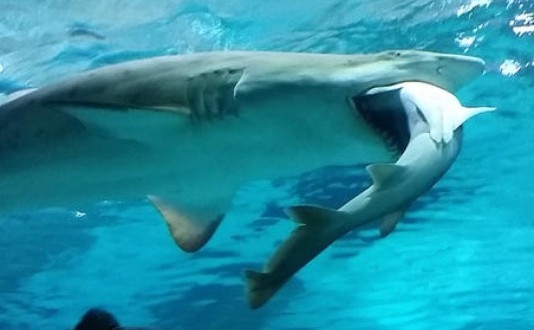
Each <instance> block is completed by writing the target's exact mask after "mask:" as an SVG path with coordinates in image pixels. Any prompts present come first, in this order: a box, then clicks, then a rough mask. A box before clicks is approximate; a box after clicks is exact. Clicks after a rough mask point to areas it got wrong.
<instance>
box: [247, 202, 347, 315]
mask: <svg viewBox="0 0 534 330" xmlns="http://www.w3.org/2000/svg"><path fill="white" fill-rule="evenodd" d="M287 214H288V215H289V216H290V217H291V218H292V219H293V220H294V221H295V222H297V223H298V226H297V228H295V230H294V231H293V232H292V233H291V235H290V236H289V237H288V238H287V239H286V240H285V241H284V242H283V243H282V245H281V246H280V247H278V249H277V250H276V252H275V253H274V255H273V256H272V257H271V258H270V259H269V261H268V262H267V264H266V265H265V267H264V272H255V271H250V270H249V271H246V272H245V276H246V280H247V288H246V297H247V300H248V304H249V306H250V307H251V308H253V309H256V308H259V307H261V306H262V305H263V304H265V303H266V302H267V301H268V300H269V299H270V298H271V297H272V296H273V295H274V294H275V293H276V292H277V291H278V290H279V289H280V288H281V287H282V286H283V285H284V284H285V283H286V282H287V281H288V280H289V279H290V278H291V276H293V275H294V274H295V273H296V272H297V271H299V270H300V269H301V268H302V267H304V266H305V265H306V264H307V263H308V262H310V261H311V260H312V259H313V258H314V257H315V256H317V255H318V254H319V253H321V252H322V251H323V250H324V249H326V248H327V247H328V246H329V245H330V244H332V243H333V242H334V241H335V240H336V239H338V238H339V237H341V236H343V235H344V234H345V233H346V232H347V229H346V228H345V227H344V226H343V222H345V221H346V217H348V214H347V213H345V212H342V211H336V210H332V209H327V208H323V207H318V206H307V205H302V206H293V207H290V208H289V209H288V210H287Z"/></svg>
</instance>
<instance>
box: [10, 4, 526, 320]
mask: <svg viewBox="0 0 534 330" xmlns="http://www.w3.org/2000/svg"><path fill="white" fill-rule="evenodd" d="M287 3H288V2H287V1H282V0H277V1H270V2H268V4H267V2H264V1H244V0H241V1H237V0H233V1H228V2H221V1H215V0H213V1H208V0H206V1H171V0H157V1H152V2H150V5H147V4H146V2H142V1H129V2H126V1H104V0H94V1H91V2H90V5H89V2H86V1H81V0H80V1H72V2H69V4H65V2H64V1H60V0H55V1H50V0H48V1H33V0H18V1H15V0H2V6H3V9H2V12H3V14H2V15H0V41H1V42H0V90H1V91H2V92H5V93H7V92H9V91H11V90H14V89H17V88H20V87H21V86H31V85H40V84H44V83H46V82H47V81H49V80H51V79H55V78H58V77H61V76H62V75H64V74H67V73H69V72H75V71H79V70H83V69H86V68H89V67H96V66H101V65H104V64H106V63H112V62H118V61H123V60H125V59H130V58H140V57H149V56H155V55H161V54H167V53H170V54H174V53H183V52H190V51H201V50H211V49H275V50H295V51H316V52H342V53H354V52H368V51H377V50H383V49H389V48H422V49H431V50H438V51H447V52H455V53H466V54H470V55H477V56H481V57H483V58H484V59H485V60H486V61H487V62H488V73H487V74H486V75H485V76H484V77H482V78H480V79H479V80H477V81H475V82H474V83H473V84H471V85H469V86H468V87H466V88H465V89H463V90H462V91H461V92H460V93H459V97H460V98H461V100H462V102H463V103H464V104H467V105H491V106H496V107H497V108H498V112H495V113H493V114H491V115H484V116H480V117H477V118H475V119H473V120H472V121H469V122H468V123H467V125H466V137H465V142H464V148H463V150H462V153H461V155H460V157H459V159H458V160H457V162H456V163H455V164H454V166H453V167H452V169H451V170H450V171H449V173H448V174H447V175H446V177H445V178H444V179H443V180H441V181H440V182H439V183H438V184H437V185H436V186H435V187H434V189H433V190H432V191H431V192H430V193H428V194H427V195H425V196H424V197H422V198H421V199H419V200H418V201H417V202H416V203H415V205H414V206H413V207H412V209H411V210H410V212H409V213H408V214H407V216H406V218H405V219H404V220H403V222H402V223H401V224H400V226H399V227H398V229H397V230H396V231H395V233H394V234H393V235H391V236H390V237H388V238H386V239H383V240H379V239H377V238H376V234H375V233H373V232H361V233H353V234H351V235H349V236H348V237H346V238H344V239H343V240H341V241H339V242H337V243H336V244H335V245H334V246H332V247H331V248H330V249H328V250H327V251H326V253H324V254H323V255H321V256H320V257H318V258H317V259H316V260H314V261H313V262H312V263H311V264H310V265H309V266H307V267H306V268H304V269H303V270H302V271H301V272H299V273H298V275H297V276H296V277H295V278H293V279H292V280H291V281H290V282H289V283H288V284H287V285H286V287H284V289H283V290H281V291H280V293H279V294H278V295H277V296H276V297H275V298H274V299H273V300H272V301H271V302H269V304H268V305H266V306H265V307H264V308H262V309H260V310H258V311H250V310H249V309H248V308H247V307H246V304H245V301H244V298H243V290H244V289H243V280H242V275H241V274H242V271H243V269H245V268H251V267H252V268H259V267H260V266H261V264H262V263H263V261H264V260H265V259H266V258H267V257H268V256H269V255H270V254H271V252H272V251H273V248H274V247H275V246H276V245H277V244H278V243H279V242H280V241H281V239H283V238H284V237H285V236H286V235H287V234H288V233H289V232H290V231H291V229H292V226H293V225H292V224H291V223H290V222H288V221H287V220H279V218H280V217H283V213H282V212H281V208H282V207H284V206H287V205H291V204H293V203H296V202H302V201H306V202H320V203H322V204H326V205H330V206H339V205H340V204H342V203H343V202H344V201H345V200H346V199H347V198H350V197H351V196H353V195H354V194H355V192H357V191H358V190H359V189H362V187H364V186H365V185H366V184H368V183H369V178H368V177H367V175H366V173H365V172H364V170H363V165H362V164H360V165H357V166H354V167H351V168H338V167H332V168H328V169H322V170H319V171H316V172H312V173H305V174H303V175H302V176H300V177H297V178H281V179H279V180H276V181H273V182H254V183H251V184H249V185H247V186H245V187H243V188H242V189H241V190H240V191H239V192H238V193H237V196H236V199H235V200H234V207H233V209H232V210H231V211H230V214H229V216H228V217H227V219H226V220H225V222H224V223H223V226H222V228H221V230H220V231H219V232H218V233H217V234H216V237H215V238H214V240H213V241H212V242H210V244H209V245H208V246H207V247H206V248H205V249H204V250H203V251H202V252H200V253H199V254H196V255H185V254H183V253H182V252H181V251H179V250H178V249H177V248H176V247H175V246H174V244H173V242H172V241H171V239H170V238H169V237H168V234H167V230H166V228H165V225H164V224H163V222H162V221H161V219H160V218H159V216H158V215H157V214H156V212H155V211H154V210H153V209H152V208H151V207H150V205H149V204H148V203H147V202H146V201H144V200H142V199H139V200H134V201H118V202H113V203H110V202H108V203H105V202H100V203H96V202H95V204H92V205H86V206H84V207H80V208H79V209H78V210H60V209H53V210H42V211H38V212H32V213H27V214H15V215H3V216H2V218H0V258H1V259H0V260H2V261H3V262H2V266H1V267H0V329H2V330H4V329H6V330H22V329H32V330H33V329H41V330H48V329H50V330H53V329H55V330H57V329H65V328H68V327H71V326H72V325H73V324H74V323H75V322H76V320H77V319H78V318H79V316H80V315H81V314H82V313H83V312H84V311H85V310H86V309H87V308H89V307H92V306H95V305H96V306H101V307H104V308H107V309H109V310H110V311H112V312H113V313H115V314H116V315H117V316H118V318H119V319H120V320H121V321H122V323H124V324H127V325H137V326H140V325H144V326H154V327H161V328H168V329H178V330H180V329H184V330H196V329H198V330H200V329H202V330H205V329H292V330H304V329H327V328H328V329H406V330H412V329H421V330H423V329H425V330H426V329H436V330H437V329H444V330H446V329H477V330H501V329H520V330H529V329H534V271H532V268H533V266H534V212H533V211H532V207H533V205H534V190H533V189H532V187H533V182H534V169H533V168H532V166H533V165H534V131H533V129H532V128H533V127H534V28H532V29H531V30H532V31H533V32H529V31H530V30H529V27H532V26H533V25H534V4H533V3H532V2H528V1H513V0H508V1H504V0H503V1H497V0H495V1H491V0H487V1H483V0H479V1H475V0H471V1H467V0H465V1H460V0H458V1H454V0H451V1H424V0H419V1H417V0H411V1H409V0H403V1H393V0H391V1H389V0H379V1H374V2H368V1H356V0H354V1H333V0H331V1H324V0H320V1H319V0H315V1H309V2H307V4H306V6H303V5H302V4H300V2H292V3H293V4H292V5H288V4H287ZM4 13H5V14H4ZM253 13H254V14H253ZM52 18H54V19H52ZM55 18H57V19H55ZM0 178H1V173H0ZM0 180H1V179H0ZM0 189H9V187H5V186H2V185H1V181H0Z"/></svg>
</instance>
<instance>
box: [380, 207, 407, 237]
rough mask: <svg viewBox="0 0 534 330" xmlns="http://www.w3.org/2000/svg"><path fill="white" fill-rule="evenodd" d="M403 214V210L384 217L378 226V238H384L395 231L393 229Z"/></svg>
mask: <svg viewBox="0 0 534 330" xmlns="http://www.w3.org/2000/svg"><path fill="white" fill-rule="evenodd" d="M404 213H405V210H400V211H395V212H393V213H390V214H387V215H386V216H384V217H383V218H382V223H381V224H380V236H381V237H386V236H388V235H389V234H391V233H392V232H393V230H395V227H397V224H398V223H399V221H400V219H401V218H402V217H403V216H404Z"/></svg>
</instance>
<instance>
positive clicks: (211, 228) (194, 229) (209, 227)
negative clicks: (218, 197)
mask: <svg viewBox="0 0 534 330" xmlns="http://www.w3.org/2000/svg"><path fill="white" fill-rule="evenodd" d="M147 198H148V199H149V200H150V202H152V204H153V205H154V207H155V208H156V209H157V210H158V212H159V213H160V214H161V215H162V216H163V219H164V220H165V222H166V223H167V226H168V228H169V232H170V234H171V236H172V237H173V239H174V242H175V243H176V245H178V247H180V249H182V250H183V251H185V252H190V253H191V252H196V251H198V250H200V248H202V247H203V246H204V245H205V244H206V243H207V242H208V241H209V240H210V238H211V237H212V236H213V234H214V233H215V231H216V230H217V228H218V227H219V225H220V224H221V221H222V218H223V217H222V216H219V217H215V218H213V219H210V220H205V219H199V218H197V217H194V216H192V215H190V214H187V213H186V212H183V211H182V210H181V209H180V208H179V207H178V206H176V205H174V204H173V203H172V202H170V201H168V200H165V199H163V198H161V197H158V196H155V195H148V196H147Z"/></svg>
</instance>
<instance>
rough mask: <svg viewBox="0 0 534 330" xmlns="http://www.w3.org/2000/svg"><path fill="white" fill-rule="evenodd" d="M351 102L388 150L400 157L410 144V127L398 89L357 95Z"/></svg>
mask: <svg viewBox="0 0 534 330" xmlns="http://www.w3.org/2000/svg"><path fill="white" fill-rule="evenodd" d="M352 102H353V104H354V106H355V108H356V110H357V111H358V113H359V114H360V115H361V116H362V118H363V119H364V120H365V121H366V122H367V123H368V124H369V125H370V126H371V127H372V128H373V129H374V130H375V131H376V132H377V133H378V134H379V135H380V137H381V138H382V140H383V141H384V143H385V144H386V146H387V147H388V149H390V150H391V151H392V152H393V153H395V155H396V156H400V155H401V154H402V153H403V152H404V150H405V149H406V147H407V146H408V143H409V142H410V127H409V124H408V117H407V115H406V110H405V109H404V107H403V105H402V101H401V98H400V89H397V90H392V91H386V92H381V93H376V94H364V95H358V96H355V97H353V98H352Z"/></svg>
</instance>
